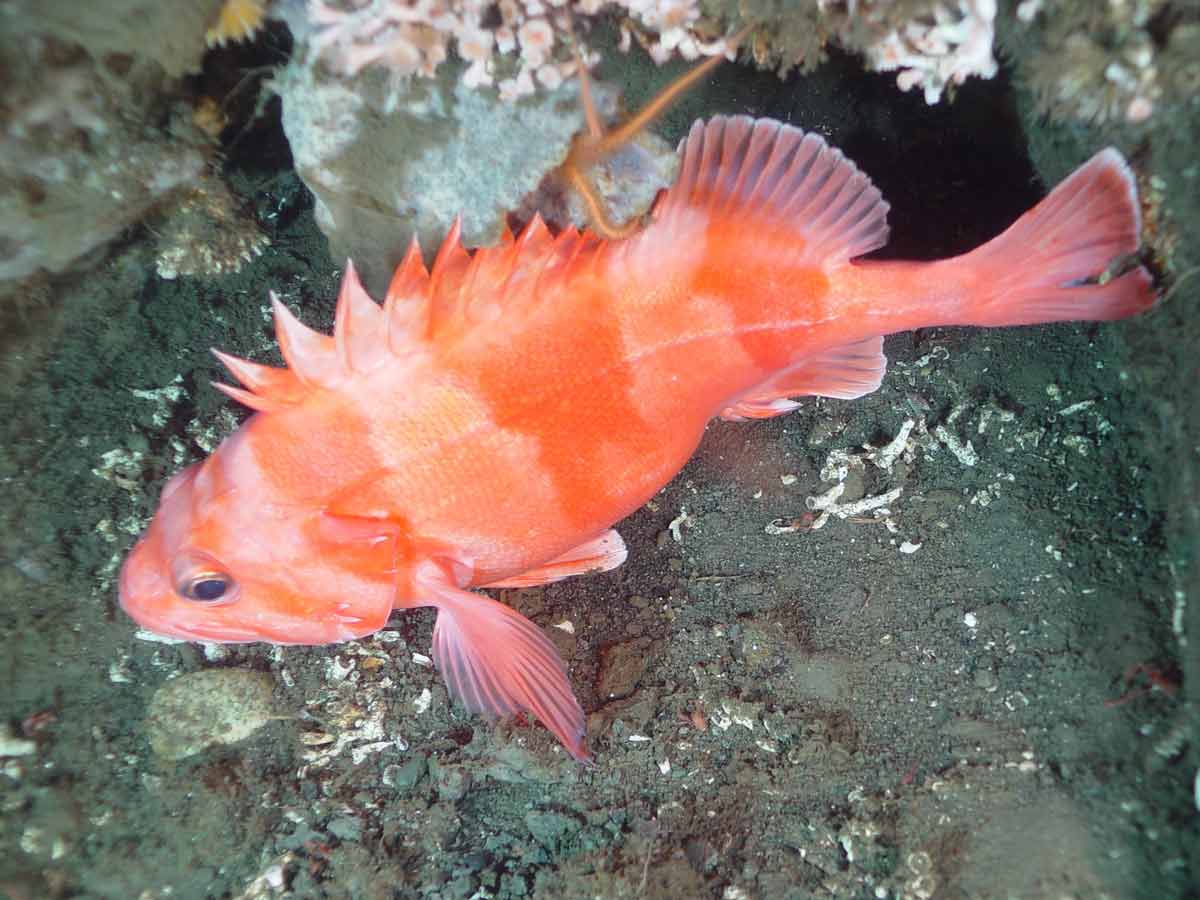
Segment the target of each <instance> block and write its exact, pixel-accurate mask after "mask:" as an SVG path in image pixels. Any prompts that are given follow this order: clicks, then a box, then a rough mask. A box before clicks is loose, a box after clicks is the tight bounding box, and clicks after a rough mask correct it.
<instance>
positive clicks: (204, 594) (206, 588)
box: [191, 578, 229, 601]
mask: <svg viewBox="0 0 1200 900" xmlns="http://www.w3.org/2000/svg"><path fill="white" fill-rule="evenodd" d="M228 588H229V582H227V581H226V580H225V579H224V578H205V579H204V580H203V581H197V582H196V583H195V584H193V585H192V590H191V595H192V599H193V600H206V601H213V600H220V599H221V598H222V597H223V596H225V591H226V590H228Z"/></svg>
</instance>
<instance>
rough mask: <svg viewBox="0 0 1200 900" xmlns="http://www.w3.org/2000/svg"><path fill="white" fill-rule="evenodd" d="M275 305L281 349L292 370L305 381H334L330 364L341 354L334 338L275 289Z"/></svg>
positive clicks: (313, 383) (309, 383) (312, 384)
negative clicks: (303, 318)
mask: <svg viewBox="0 0 1200 900" xmlns="http://www.w3.org/2000/svg"><path fill="white" fill-rule="evenodd" d="M271 308H272V310H273V311H274V313H275V337H276V339H277V340H278V341H279V352H280V353H282V354H283V358H284V360H285V361H286V362H287V365H288V369H289V370H290V371H291V372H292V373H293V374H294V375H295V376H296V378H297V379H299V380H300V381H301V382H302V383H303V384H305V385H307V386H309V387H320V386H322V385H323V384H325V383H327V382H328V381H329V380H330V377H329V376H330V372H329V370H330V368H331V366H330V363H334V364H336V362H337V357H336V352H335V351H334V347H333V338H331V337H328V336H326V335H323V334H320V333H319V332H316V331H313V330H312V329H311V328H309V327H308V326H307V325H305V324H304V323H303V322H301V321H300V320H299V319H297V318H296V317H295V316H294V315H293V314H292V311H291V310H289V309H288V308H287V307H286V306H284V305H283V303H282V302H280V300H279V297H278V296H276V294H275V292H274V291H272V292H271Z"/></svg>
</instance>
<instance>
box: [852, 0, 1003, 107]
mask: <svg viewBox="0 0 1200 900" xmlns="http://www.w3.org/2000/svg"><path fill="white" fill-rule="evenodd" d="M875 5H876V6H883V5H884V4H875ZM872 15H873V11H872V10H871V9H870V8H869V7H868V8H865V9H863V10H862V11H861V12H860V13H859V16H860V20H859V21H858V22H857V23H856V24H857V25H859V26H860V27H861V25H862V21H863V20H865V21H866V22H871V21H872ZM995 20H996V0H958V2H954V3H938V4H936V5H934V6H933V7H932V9H931V10H930V11H929V12H928V13H927V14H926V15H923V16H918V17H916V18H914V19H912V20H911V21H909V22H907V23H906V24H904V25H902V26H900V27H898V28H891V29H890V30H887V31H885V32H884V33H882V34H881V35H880V36H879V38H878V39H877V40H875V41H873V42H872V43H870V44H868V45H867V47H866V50H865V52H866V57H867V63H868V65H869V66H870V67H871V68H872V69H875V70H876V71H880V72H891V71H898V72H899V74H898V75H897V76H896V84H897V85H899V87H900V89H901V90H903V91H909V90H912V89H913V88H915V87H919V88H921V90H922V91H923V92H924V94H925V102H926V103H929V104H930V105H933V104H934V103H937V102H938V101H939V100H940V99H941V97H942V92H943V91H944V90H945V89H946V87H947V86H948V85H957V84H962V83H963V82H964V81H965V80H966V79H967V78H968V77H970V76H972V75H977V76H979V77H981V78H991V77H992V76H993V75H995V74H996V68H997V67H996V58H995V57H994V56H993V55H992V43H993V41H994V39H995Z"/></svg>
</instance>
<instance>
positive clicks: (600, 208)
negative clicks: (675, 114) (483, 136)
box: [559, 25, 754, 240]
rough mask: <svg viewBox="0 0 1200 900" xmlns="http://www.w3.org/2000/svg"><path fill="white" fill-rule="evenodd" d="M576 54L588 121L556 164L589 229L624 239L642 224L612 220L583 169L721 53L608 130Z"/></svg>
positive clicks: (629, 135)
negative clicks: (579, 199)
mask: <svg viewBox="0 0 1200 900" xmlns="http://www.w3.org/2000/svg"><path fill="white" fill-rule="evenodd" d="M753 27H754V26H753V25H743V26H742V27H741V28H740V29H739V30H738V31H737V32H735V33H734V35H733V36H732V37H730V38H729V39H728V40H727V42H726V46H727V47H728V48H729V49H734V50H736V49H737V47H738V46H739V45H740V44H741V42H742V40H743V39H744V38H745V37H746V35H747V34H749V33H750V30H751V29H752V28H753ZM575 55H576V59H577V60H578V63H579V92H580V97H581V99H582V102H583V114H584V118H585V119H586V120H587V131H586V132H585V133H581V134H579V135H576V137H575V139H574V140H573V141H572V142H571V149H570V151H569V152H568V153H567V158H566V160H565V161H564V162H563V164H562V165H561V166H560V167H559V171H560V172H561V173H562V176H563V178H564V180H565V181H566V182H567V184H569V185H570V186H571V187H572V188H573V189H574V190H575V191H576V192H577V193H578V194H579V195H580V197H582V198H583V202H584V203H585V204H586V206H587V209H588V217H589V219H590V220H591V227H592V230H593V231H595V232H596V234H598V235H600V236H601V237H604V238H607V239H609V240H617V239H620V238H626V237H629V236H630V235H631V234H633V233H634V232H635V231H636V230H637V229H638V228H639V227H640V224H641V223H640V221H639V219H638V217H636V216H635V217H633V218H631V219H630V220H629V221H627V222H625V223H624V224H623V225H618V224H616V223H615V222H613V221H612V219H611V217H610V216H609V215H608V212H607V210H605V208H604V204H603V203H602V202H601V200H600V196H599V194H598V192H597V191H596V189H595V187H594V186H593V185H592V183H591V181H589V180H588V177H587V176H586V175H585V174H584V171H585V170H586V169H588V168H590V167H591V166H594V165H596V164H597V163H599V162H603V161H604V160H605V159H607V158H608V157H609V156H611V155H612V154H613V153H615V152H616V151H618V150H620V149H621V148H622V147H624V146H625V145H626V144H628V143H629V142H630V141H632V140H633V139H634V138H635V137H637V135H638V134H639V133H640V132H642V131H643V130H644V129H645V128H646V127H647V126H649V125H650V123H651V122H653V121H654V120H655V119H657V118H658V117H659V116H660V115H662V113H663V112H665V111H666V110H667V109H668V108H669V107H670V106H671V104H672V103H674V102H675V101H676V100H678V99H679V97H680V96H682V95H683V94H684V93H685V92H686V91H687V90H688V89H690V88H691V87H692V86H693V85H695V84H696V82H698V81H699V80H700V79H701V78H703V77H704V76H705V75H707V74H708V73H709V72H711V71H712V70H713V69H715V68H716V67H717V66H718V65H720V63H721V61H722V59H723V58H724V53H719V54H717V55H715V56H710V57H708V58H707V59H705V60H704V61H703V62H701V63H699V64H698V65H695V66H693V67H692V68H690V69H688V71H687V72H685V73H684V74H683V75H681V76H679V77H678V78H676V79H675V80H674V81H672V82H671V83H670V84H668V85H667V86H666V87H664V88H663V89H662V90H660V91H659V92H658V94H656V95H655V96H654V98H653V99H652V100H651V101H650V102H649V103H647V104H646V105H645V107H643V108H642V109H641V111H639V112H638V113H637V114H636V115H634V116H632V117H630V118H629V119H628V121H626V122H624V123H623V124H621V125H619V126H618V127H617V128H615V129H613V130H612V131H609V132H607V133H606V132H605V130H604V126H603V125H602V124H601V122H600V115H599V113H597V112H596V103H595V100H594V98H593V97H592V86H591V76H590V75H589V74H588V70H587V66H585V65H584V63H583V59H582V57H581V56H580V55H579V51H578V48H577V49H576V51H575Z"/></svg>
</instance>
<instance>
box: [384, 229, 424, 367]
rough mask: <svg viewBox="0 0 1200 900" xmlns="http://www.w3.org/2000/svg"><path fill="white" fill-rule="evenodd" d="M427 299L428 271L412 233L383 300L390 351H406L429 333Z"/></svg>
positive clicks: (419, 245)
mask: <svg viewBox="0 0 1200 900" xmlns="http://www.w3.org/2000/svg"><path fill="white" fill-rule="evenodd" d="M429 299H430V284H429V271H428V270H427V269H426V268H425V260H424V258H423V257H422V255H421V244H420V242H419V241H418V240H417V236H416V235H413V239H412V241H410V242H409V245H408V252H407V253H405V254H404V259H403V260H402V261H401V263H400V265H399V266H397V267H396V271H395V273H393V275H392V281H391V283H390V284H389V285H388V289H387V295H386V297H385V298H384V301H383V314H384V318H385V320H386V321H387V346H388V349H389V350H391V352H392V353H393V354H396V355H401V354H404V353H407V352H408V351H409V350H411V349H412V346H413V342H414V341H417V340H422V339H424V337H425V335H426V334H428V332H429Z"/></svg>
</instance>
